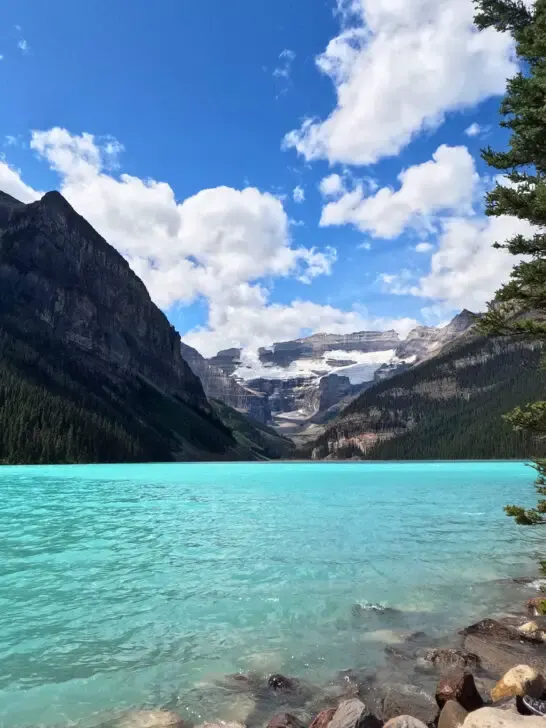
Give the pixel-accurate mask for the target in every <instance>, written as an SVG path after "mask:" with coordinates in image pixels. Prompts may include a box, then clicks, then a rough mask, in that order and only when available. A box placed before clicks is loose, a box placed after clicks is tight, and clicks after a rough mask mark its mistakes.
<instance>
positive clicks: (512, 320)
mask: <svg viewBox="0 0 546 728" xmlns="http://www.w3.org/2000/svg"><path fill="white" fill-rule="evenodd" d="M476 10H477V12H476V16H475V22H476V25H477V26H478V28H480V29H485V28H489V27H494V28H496V29H497V30H499V31H509V32H511V33H512V34H513V36H514V39H515V41H516V52H517V56H518V58H519V60H520V65H521V69H522V70H521V71H520V72H519V73H518V74H517V75H516V76H515V77H514V78H512V79H510V80H509V82H508V86H507V91H506V95H505V97H504V99H503V101H502V104H501V108H500V113H501V116H502V121H501V122H500V124H501V126H502V127H504V128H506V129H509V130H510V131H511V136H510V141H509V145H508V149H507V150H506V151H502V152H500V151H494V150H492V149H491V148H490V147H489V148H487V149H485V150H483V152H482V156H483V159H484V160H485V161H486V162H487V163H488V164H489V165H490V166H491V167H494V168H495V169H498V170H501V171H502V173H503V176H504V179H503V180H502V181H501V182H498V183H497V184H496V186H495V188H494V189H493V190H491V191H490V192H489V193H488V194H487V196H486V213H487V214H488V215H494V216H499V215H513V216H516V217H518V218H519V219H521V220H526V221H527V222H529V223H530V224H531V225H532V228H531V227H530V232H529V234H527V235H522V234H520V235H516V236H514V237H513V238H511V239H509V240H507V241H505V242H503V243H496V245H495V247H498V248H504V249H505V250H507V251H508V252H509V253H511V254H512V255H517V256H525V257H524V258H523V259H520V260H519V262H518V263H517V265H516V266H515V267H514V270H513V272H512V274H511V277H510V280H509V281H508V282H507V283H505V284H504V285H503V286H502V287H501V288H500V289H499V290H498V291H497V293H496V296H495V300H494V301H493V302H492V303H491V304H490V306H489V309H488V312H487V313H486V315H485V317H484V318H483V320H482V322H481V324H480V327H481V329H482V331H484V332H486V333H489V334H494V335H497V336H498V335H501V336H512V337H514V336H515V337H525V338H528V339H532V340H536V341H539V342H540V343H544V341H546V0H536V2H535V4H534V7H533V6H529V4H525V3H524V2H522V0H476ZM505 418H506V420H507V421H508V422H510V424H511V425H512V426H513V427H514V428H515V429H516V430H520V431H526V432H529V433H532V434H533V435H534V436H536V437H539V438H544V437H546V401H537V402H532V403H530V404H528V405H525V406H521V407H517V408H516V409H514V410H513V411H512V412H510V413H509V414H507V415H505ZM533 467H534V468H535V469H536V470H537V472H538V477H537V480H536V489H537V492H538V494H539V496H546V459H537V460H535V461H534V463H533ZM505 511H506V513H507V515H509V516H511V517H513V518H515V520H516V522H517V523H519V524H522V525H537V524H539V523H545V522H546V520H545V518H544V514H546V498H544V497H541V498H540V499H539V501H538V503H537V505H536V507H535V508H530V509H526V508H522V507H521V506H514V505H510V506H506V508H505Z"/></svg>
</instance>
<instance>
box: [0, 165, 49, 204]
mask: <svg viewBox="0 0 546 728" xmlns="http://www.w3.org/2000/svg"><path fill="white" fill-rule="evenodd" d="M0 190H1V191H2V192H7V194H8V195H11V196H12V197H15V199H17V200H20V201H21V202H34V201H35V200H39V199H40V197H41V196H42V193H41V192H36V191H35V190H33V189H32V187H29V186H28V185H26V184H25V183H24V182H23V180H22V179H21V173H20V171H19V170H17V169H13V167H10V166H9V164H7V162H5V161H3V160H2V159H0Z"/></svg>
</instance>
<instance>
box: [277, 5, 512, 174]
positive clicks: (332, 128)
mask: <svg viewBox="0 0 546 728" xmlns="http://www.w3.org/2000/svg"><path fill="white" fill-rule="evenodd" d="M338 10H339V13H340V15H341V17H342V23H343V24H342V28H341V31H340V33H339V35H338V36H336V37H335V38H333V39H332V40H331V41H330V43H329V44H328V47H327V48H326V50H325V52H324V53H323V54H322V55H320V56H319V57H318V58H317V66H318V68H319V70H320V71H321V72H322V73H324V74H326V75H327V76H329V77H330V78H331V80H332V82H333V84H334V87H335V90H336V94H337V104H336V106H335V108H334V109H333V111H332V112H331V114H330V115H329V116H328V118H326V119H325V120H323V121H321V120H317V119H307V120H306V121H305V122H304V123H303V124H302V126H301V127H300V128H299V129H295V130H293V131H291V132H290V133H288V134H287V135H286V137H285V141H284V143H285V145H286V146H288V147H293V148H295V149H296V150H297V151H298V153H300V154H302V155H303V156H304V157H305V158H306V159H307V160H312V159H322V158H324V159H328V160H329V161H330V162H331V163H335V162H345V163H348V164H372V163H374V162H376V161H377V160H379V159H380V158H382V157H385V156H392V155H396V154H398V152H399V151H400V150H401V149H402V148H403V147H405V146H406V145H407V144H408V143H409V142H410V141H411V139H412V138H413V137H414V136H415V135H416V134H418V133H419V132H421V131H423V130H426V129H430V128H433V127H436V126H437V125H438V124H439V123H441V121H442V120H443V117H444V115H445V113H446V112H448V111H452V110H455V109H462V108H468V107H472V106H474V105H475V104H477V103H478V102H480V101H481V100H483V99H485V98H487V97H489V96H491V95H495V94H500V93H502V92H503V91H504V88H505V84H506V78H507V77H509V76H513V75H514V74H515V72H516V70H517V66H516V64H515V61H514V57H513V41H512V39H511V37H510V36H509V35H508V34H501V33H498V32H497V31H495V30H494V29H492V28H489V29H487V30H484V31H482V32H480V33H478V32H477V31H476V29H475V28H474V26H473V14H474V8H473V3H472V0H338Z"/></svg>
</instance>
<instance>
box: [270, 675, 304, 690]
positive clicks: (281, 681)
mask: <svg viewBox="0 0 546 728" xmlns="http://www.w3.org/2000/svg"><path fill="white" fill-rule="evenodd" d="M267 684H268V685H269V687H270V688H272V689H273V690H288V691H291V692H293V691H295V690H297V687H298V684H297V682H296V680H293V679H292V678H291V677H285V676H284V675H281V674H279V673H276V674H274V675H270V676H269V677H268V678H267Z"/></svg>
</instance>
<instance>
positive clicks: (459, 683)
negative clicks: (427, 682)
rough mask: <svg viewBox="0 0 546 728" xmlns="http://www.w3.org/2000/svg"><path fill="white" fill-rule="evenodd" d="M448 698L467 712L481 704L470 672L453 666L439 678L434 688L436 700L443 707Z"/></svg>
mask: <svg viewBox="0 0 546 728" xmlns="http://www.w3.org/2000/svg"><path fill="white" fill-rule="evenodd" d="M503 697H504V696H503ZM448 700H455V701H456V702H457V703H459V704H460V705H462V706H463V708H464V709H465V710H467V711H469V712H470V711H471V710H477V709H478V708H481V707H482V706H483V700H482V697H481V695H480V694H479V692H478V690H477V688H476V685H475V683H474V678H473V676H472V674H471V673H470V672H467V671H466V670H464V669H462V668H454V669H453V670H450V671H449V672H448V673H447V674H446V675H444V677H443V678H442V679H441V680H440V682H439V683H438V686H437V688H436V702H437V703H438V705H439V706H440V708H443V707H444V705H445V704H446V703H447V702H448Z"/></svg>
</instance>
